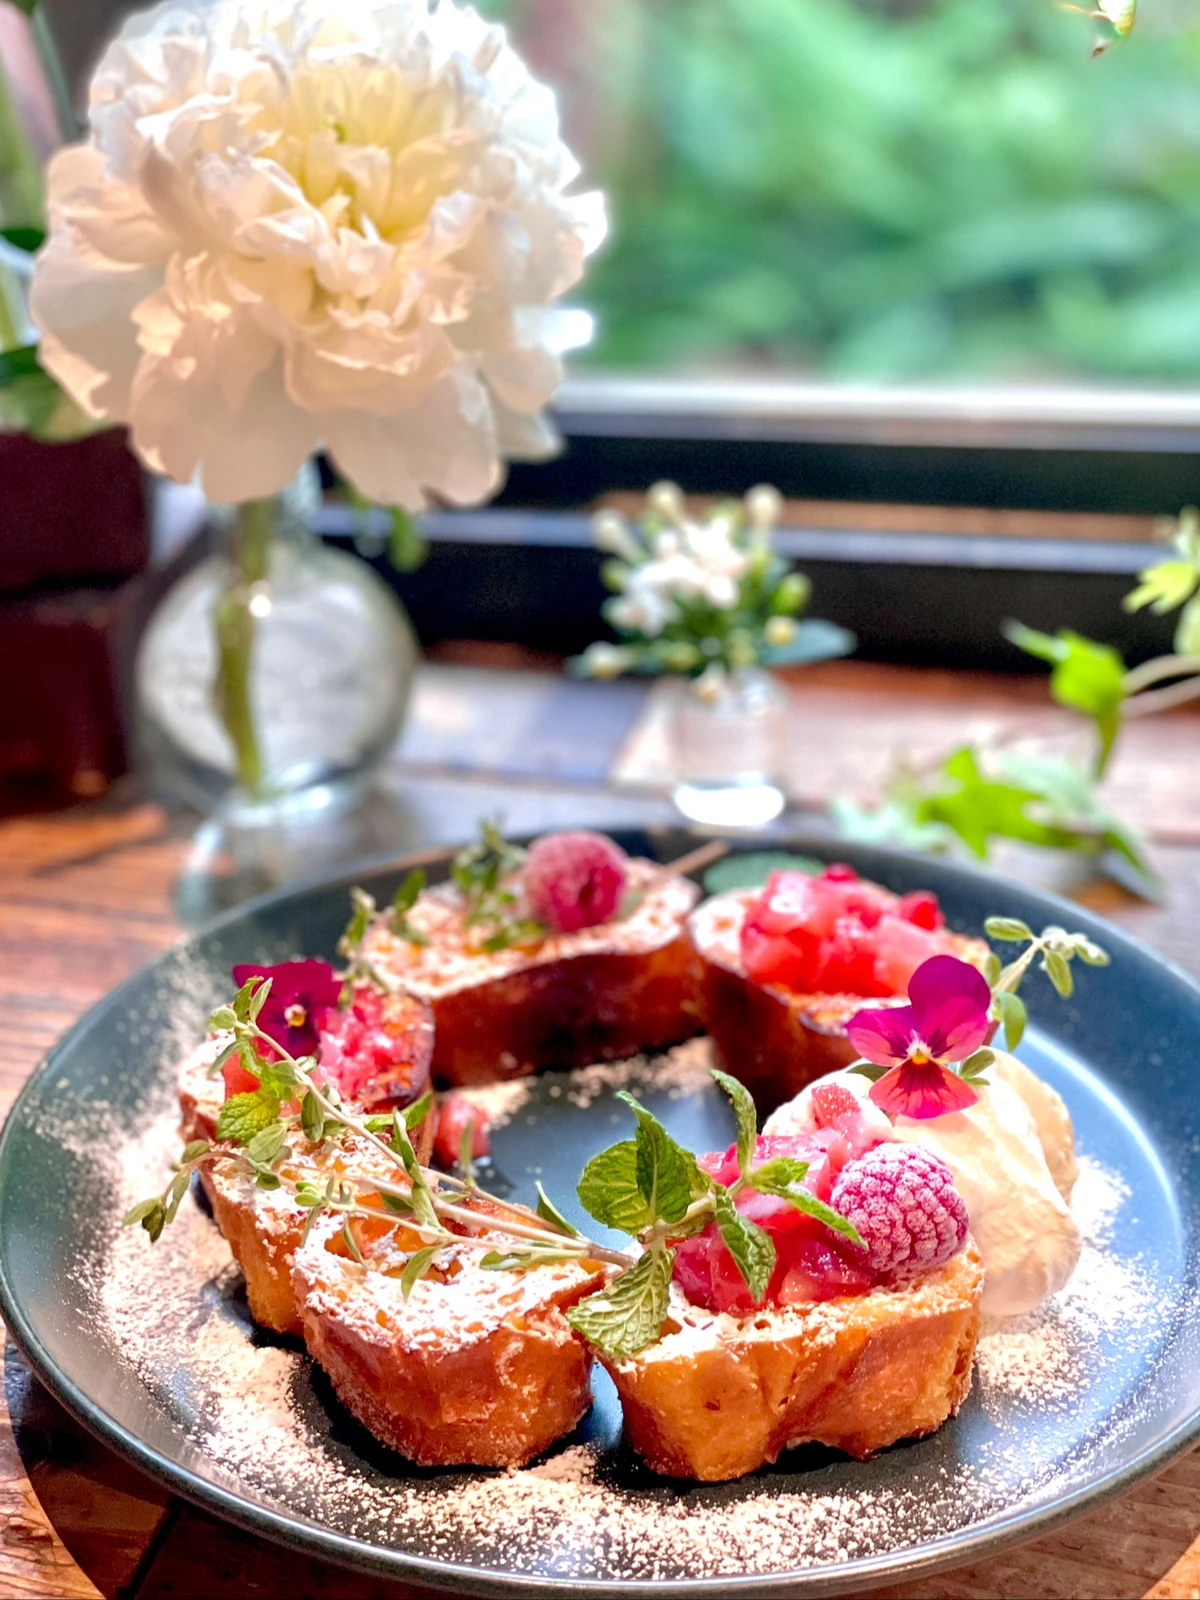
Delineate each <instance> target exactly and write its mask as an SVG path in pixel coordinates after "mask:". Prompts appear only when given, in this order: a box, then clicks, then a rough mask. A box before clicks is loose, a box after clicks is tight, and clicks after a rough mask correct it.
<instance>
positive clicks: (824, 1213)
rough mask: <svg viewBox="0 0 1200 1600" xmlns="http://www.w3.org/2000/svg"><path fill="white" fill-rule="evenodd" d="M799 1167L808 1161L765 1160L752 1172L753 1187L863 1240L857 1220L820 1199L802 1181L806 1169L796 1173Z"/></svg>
mask: <svg viewBox="0 0 1200 1600" xmlns="http://www.w3.org/2000/svg"><path fill="white" fill-rule="evenodd" d="M796 1168H803V1169H804V1172H807V1171H808V1163H807V1162H806V1161H794V1160H790V1159H789V1158H788V1157H786V1156H780V1157H777V1158H776V1159H775V1160H773V1161H764V1162H763V1164H762V1166H761V1167H756V1168H755V1169H754V1171H753V1172H752V1173H751V1174H750V1187H751V1188H752V1189H757V1190H758V1192H759V1194H774V1195H778V1196H779V1198H780V1199H781V1200H786V1201H787V1202H788V1203H789V1204H790V1205H793V1206H795V1208H796V1210H797V1211H803V1212H804V1214H805V1216H808V1217H815V1218H816V1220H817V1221H818V1222H823V1223H824V1224H825V1226H826V1227H827V1228H832V1229H833V1231H834V1232H835V1233H840V1234H842V1235H843V1236H844V1237H845V1238H847V1239H849V1240H850V1242H851V1243H852V1244H859V1245H860V1244H862V1242H863V1241H862V1238H861V1237H860V1235H859V1232H858V1229H857V1228H856V1227H855V1226H854V1224H853V1223H852V1222H848V1221H847V1220H846V1218H845V1217H844V1216H842V1214H841V1212H840V1211H835V1210H834V1209H833V1207H832V1206H829V1205H826V1204H825V1202H824V1201H823V1200H818V1199H817V1197H816V1195H815V1194H813V1193H812V1192H811V1190H809V1189H806V1188H804V1186H803V1184H802V1183H801V1182H800V1178H801V1177H803V1172H802V1173H800V1175H799V1176H797V1175H796V1174H795V1169H796Z"/></svg>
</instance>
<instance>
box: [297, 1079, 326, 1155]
mask: <svg viewBox="0 0 1200 1600" xmlns="http://www.w3.org/2000/svg"><path fill="white" fill-rule="evenodd" d="M300 1127H301V1129H302V1130H303V1132H304V1137H305V1138H306V1139H311V1141H312V1142H313V1144H320V1142H321V1140H322V1139H323V1138H324V1137H325V1107H324V1106H323V1105H322V1104H321V1103H320V1101H319V1100H318V1099H317V1097H316V1095H315V1094H313V1093H312V1092H311V1091H309V1092H308V1093H307V1094H304V1095H302V1096H301V1099H300Z"/></svg>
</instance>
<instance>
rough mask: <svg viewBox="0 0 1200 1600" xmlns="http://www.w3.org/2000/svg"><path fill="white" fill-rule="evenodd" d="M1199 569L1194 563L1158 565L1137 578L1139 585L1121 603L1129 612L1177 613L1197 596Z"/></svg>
mask: <svg viewBox="0 0 1200 1600" xmlns="http://www.w3.org/2000/svg"><path fill="white" fill-rule="evenodd" d="M1197 584H1200V569H1197V567H1196V564H1195V562H1193V561H1159V562H1158V563H1156V565H1154V566H1152V567H1146V568H1145V570H1144V571H1142V572H1140V573H1139V574H1138V585H1137V588H1136V589H1131V590H1130V592H1129V593H1128V594H1127V595H1126V596H1125V598H1124V600H1122V602H1121V604H1122V606H1123V607H1124V609H1125V610H1126V611H1141V610H1142V609H1143V608H1144V607H1145V606H1149V607H1150V609H1151V611H1153V612H1154V614H1155V615H1156V616H1159V617H1161V616H1164V615H1165V614H1166V613H1167V612H1168V611H1174V610H1175V608H1176V606H1181V605H1182V604H1183V603H1184V601H1185V600H1187V599H1188V598H1189V597H1190V596H1191V595H1192V594H1194V593H1195V590H1196V586H1197Z"/></svg>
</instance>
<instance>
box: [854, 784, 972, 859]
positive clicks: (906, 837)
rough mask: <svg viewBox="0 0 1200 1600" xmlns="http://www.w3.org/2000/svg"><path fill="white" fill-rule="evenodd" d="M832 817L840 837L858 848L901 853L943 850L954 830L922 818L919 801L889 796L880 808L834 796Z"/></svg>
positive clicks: (913, 798)
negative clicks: (890, 847)
mask: <svg viewBox="0 0 1200 1600" xmlns="http://www.w3.org/2000/svg"><path fill="white" fill-rule="evenodd" d="M829 816H830V820H831V821H832V823H833V825H834V827H835V828H836V829H837V831H838V834H839V836H840V837H841V838H843V839H850V840H852V841H853V842H854V843H855V844H885V845H888V844H890V845H896V846H897V847H898V848H899V849H902V850H916V851H921V852H924V851H929V850H944V849H945V848H946V846H947V844H949V842H950V839H951V836H952V835H951V829H950V828H948V827H947V826H946V825H945V824H944V823H942V822H936V821H930V820H929V819H928V818H925V817H923V815H922V812H921V801H920V798H919V797H912V796H909V795H904V796H901V795H898V794H889V795H887V796H886V797H885V798H884V799H883V800H882V801H881V802H880V804H879V805H877V806H861V805H859V804H858V803H857V802H856V801H854V800H851V799H849V798H848V797H847V796H846V795H834V796H833V798H832V799H831V800H830V802H829Z"/></svg>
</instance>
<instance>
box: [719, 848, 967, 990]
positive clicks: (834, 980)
mask: <svg viewBox="0 0 1200 1600" xmlns="http://www.w3.org/2000/svg"><path fill="white" fill-rule="evenodd" d="M943 926H944V924H943V919H942V913H941V908H940V907H939V905H938V902H937V898H936V897H935V896H934V895H932V894H929V893H927V892H926V891H924V890H921V891H918V892H916V893H913V894H908V895H903V896H901V897H900V898H899V899H897V897H896V896H895V895H893V894H889V892H888V891H887V890H886V889H881V888H880V887H879V886H878V885H877V884H873V883H868V882H866V881H865V880H864V879H861V878H858V877H856V876H855V874H854V872H853V871H852V869H851V868H849V867H846V866H842V865H834V866H831V867H828V868H827V869H826V870H825V871H824V872H823V873H822V874H821V875H820V877H815V878H814V877H809V876H808V875H807V874H806V873H802V872H773V873H772V874H771V876H770V878H768V880H767V885H766V888H765V889H764V890H763V892H762V894H761V895H760V896H759V897H758V899H757V900H755V901H754V902H753V903H752V904H751V905H750V907H749V908H748V910H747V912H746V916H745V919H744V921H743V924H742V934H741V956H742V964H743V966H744V967H745V969H746V972H747V973H748V974H749V976H750V977H752V978H754V979H755V980H756V981H757V982H758V983H763V984H773V985H778V986H779V987H781V988H784V989H791V990H792V991H793V992H795V993H797V994H852V995H862V996H864V997H868V998H874V997H876V996H882V995H893V994H903V993H904V991H905V989H906V988H907V986H908V980H909V978H911V977H912V975H913V973H914V972H915V971H916V969H917V968H918V967H919V966H920V965H921V963H922V962H923V961H927V960H928V959H929V957H930V956H933V955H938V954H940V953H941V952H942V951H943V950H944V948H945V944H944V940H943V939H942V938H941V937H940V935H941V931H942V928H943Z"/></svg>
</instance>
